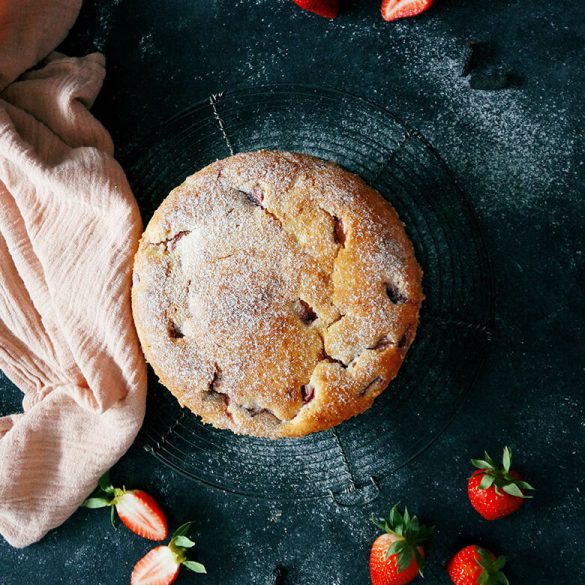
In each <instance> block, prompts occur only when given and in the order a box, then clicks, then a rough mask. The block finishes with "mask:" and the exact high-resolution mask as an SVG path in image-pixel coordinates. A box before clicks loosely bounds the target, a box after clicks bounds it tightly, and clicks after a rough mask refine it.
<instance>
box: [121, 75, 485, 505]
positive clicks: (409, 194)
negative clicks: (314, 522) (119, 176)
mask: <svg viewBox="0 0 585 585" xmlns="http://www.w3.org/2000/svg"><path fill="white" fill-rule="evenodd" d="M258 149H277V150H291V151H298V152H303V153H308V154H312V155H315V156H318V157H321V158H324V159H327V160H332V161H334V162H336V163H338V164H340V165H341V166H343V167H345V168H346V169H348V170H350V171H353V172H355V173H357V174H359V175H360V176H361V177H363V178H364V179H365V181H366V182H368V183H369V184H370V185H372V186H373V187H375V188H376V189H378V190H379V191H380V193H382V195H383V196H384V197H386V198H387V199H388V200H389V201H390V202H391V203H392V205H393V206H394V207H395V208H396V210H397V211H398V213H399V214H400V216H401V218H402V220H403V221H404V222H405V224H406V229H407V231H408V234H409V236H410V238H411V239H412V241H413V243H414V246H415V249H416V254H417V258H418V260H419V262H420V264H421V266H422V267H423V270H424V280H423V287H424V291H425V294H426V300H425V302H424V304H423V309H422V313H421V322H420V326H419V329H418V333H417V337H416V340H415V342H414V344H413V346H412V347H411V349H410V351H409V353H408V357H407V359H406V361H405V363H404V364H403V366H402V369H401V371H400V372H399V374H398V376H397V378H396V379H395V380H394V381H393V382H392V384H391V385H390V388H389V389H388V390H387V391H386V392H385V393H383V394H382V395H381V396H380V397H379V398H378V399H377V400H376V402H375V404H374V405H373V406H372V408H370V410H368V411H367V412H366V413H364V414H362V415H360V416H357V417H355V418H353V419H351V420H350V421H347V422H346V423H344V424H342V425H340V426H338V427H336V428H335V429H332V430H330V431H326V432H322V433H317V434H314V435H310V436H308V437H305V438H303V439H293V440H279V441H271V440H266V439H257V438H251V437H239V436H236V435H234V434H232V433H231V432H229V431H221V430H217V429H214V428H213V427H211V426H208V425H204V424H202V423H201V421H200V419H199V418H198V417H197V416H195V415H194V414H192V413H191V412H189V411H188V410H185V409H181V408H180V406H179V405H178V403H177V401H176V400H175V398H174V397H173V396H172V395H171V394H170V393H169V392H168V391H166V390H165V389H164V388H163V387H162V386H160V384H159V383H158V382H157V380H156V379H155V377H154V375H153V374H152V373H151V376H150V382H149V393H148V404H147V415H146V421H145V424H144V428H143V431H142V433H141V440H142V442H143V445H144V447H145V448H146V449H147V450H149V451H150V452H152V453H153V454H154V455H155V456H156V457H157V458H159V459H160V460H161V461H163V462H164V463H166V464H168V465H170V466H172V467H173V468H175V469H176V470H178V471H179V472H181V473H183V474H184V475H186V476H188V477H190V478H193V479H197V480H200V481H202V482H205V483H207V484H210V485H213V486H215V487H217V488H220V489H222V490H225V491H228V492H232V493H237V494H245V495H249V496H258V497H265V498H273V499H283V500H289V499H304V498H317V497H322V496H326V495H333V496H334V497H335V499H336V500H337V502H338V503H339V504H341V505H357V504H360V503H364V502H365V501H369V500H371V499H372V498H374V497H376V495H377V493H378V491H377V484H376V482H377V480H378V479H379V478H381V477H383V476H387V475H389V474H391V473H392V472H394V471H395V470H397V469H398V468H399V467H401V466H403V465H405V464H406V463H407V462H408V461H410V460H411V459H412V458H413V457H415V456H416V455H417V454H418V453H420V452H421V451H422V450H424V449H425V448H426V447H427V446H428V445H430V443H431V442H432V441H433V440H434V439H436V437H437V436H438V435H439V434H440V433H441V432H442V431H443V430H444V429H445V427H446V426H447V424H448V423H449V422H450V421H451V420H452V418H453V417H454V415H455V414H456V412H457V410H458V407H459V405H460V404H461V401H462V398H463V396H464V395H465V394H466V393H467V392H468V391H469V390H470V388H471V387H472V385H473V383H474V380H475V378H476V376H477V373H478V371H479V369H480V366H481V364H482V362H483V359H484V357H485V355H486V350H487V346H488V344H489V341H490V336H491V330H492V325H493V278H492V273H491V266H490V260H489V256H488V253H487V250H486V246H485V244H484V241H483V239H482V236H481V231H480V228H479V226H478V224H477V221H476V216H475V214H474V212H473V209H472V208H471V207H470V205H469V203H468V201H467V200H466V198H465V196H464V194H463V193H462V192H461V190H460V189H459V187H458V186H457V184H456V182H455V180H454V179H453V177H452V175H451V173H450V172H449V169H448V168H447V166H446V164H445V163H444V162H443V160H442V159H441V157H440V156H439V154H438V153H437V152H436V151H435V150H434V149H433V147H432V146H431V145H430V144H429V143H428V142H427V141H426V140H425V139H424V138H423V137H422V136H421V135H420V134H419V133H418V132H417V131H416V130H414V129H412V128H409V127H408V126H407V125H406V124H404V123H403V122H401V121H400V120H399V119H398V118H396V117H395V116H393V115H392V114H390V113H389V112H388V111H387V110H385V109H383V108H380V107H378V106H376V105H375V104H372V103H370V102H368V101H366V100H364V99H361V98H358V97H355V96H353V95H349V94H346V93H342V92H339V91H335V90H331V89H322V88H314V87H306V86H297V85H294V86H291V85H276V86H263V87H256V88H251V89H242V90H237V91H230V92H226V93H223V94H219V95H214V96H211V97H210V98H209V99H207V100H204V101H202V102H200V103H198V104H196V105H194V106H193V107H191V108H189V109H187V110H185V111H184V112H182V113H181V114H179V115H177V116H176V117H174V118H173V119H171V120H170V121H168V122H167V123H166V124H165V125H164V126H163V127H161V128H160V129H158V130H157V131H156V132H154V133H153V134H152V135H151V136H150V137H149V138H148V139H146V140H145V141H143V142H141V143H140V144H139V146H138V147H137V148H135V149H134V150H133V152H132V154H130V155H128V156H127V157H125V159H124V163H125V165H126V169H127V170H128V175H129V179H130V182H131V184H132V187H133V188H134V193H135V194H136V196H137V198H138V202H139V205H140V206H141V209H142V213H143V218H144V221H145V222H148V221H149V219H150V217H151V215H152V213H153V212H154V210H155V209H156V208H157V207H158V205H159V204H160V203H161V201H162V200H163V199H164V197H166V195H167V194H168V193H169V191H170V190H171V189H172V188H174V187H175V186H177V185H178V184H179V183H181V182H182V181H183V180H184V179H185V178H186V177H187V176H188V175H190V174H192V173H194V172H196V171H197V170H199V169H200V168H202V167H204V166H206V165H207V164H209V163H211V162H213V161H215V160H217V159H220V158H224V157H226V156H229V155H230V154H233V153H237V152H244V151H252V150H258Z"/></svg>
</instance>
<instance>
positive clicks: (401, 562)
mask: <svg viewBox="0 0 585 585" xmlns="http://www.w3.org/2000/svg"><path fill="white" fill-rule="evenodd" d="M413 556H414V553H413V550H412V549H410V548H404V549H403V550H402V551H401V552H400V554H398V556H397V557H396V568H397V572H398V573H402V571H406V569H408V566H409V565H410V563H411V562H412V558H413Z"/></svg>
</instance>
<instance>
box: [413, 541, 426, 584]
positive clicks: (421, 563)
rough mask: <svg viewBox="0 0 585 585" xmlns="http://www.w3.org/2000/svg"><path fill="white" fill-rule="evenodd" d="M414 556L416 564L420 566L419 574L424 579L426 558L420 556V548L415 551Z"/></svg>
mask: <svg viewBox="0 0 585 585" xmlns="http://www.w3.org/2000/svg"><path fill="white" fill-rule="evenodd" d="M414 556H415V558H416V563H417V565H418V574H419V575H420V576H421V577H424V575H423V571H424V570H425V559H424V557H423V556H422V555H421V554H420V551H419V550H418V547H417V548H415V549H414Z"/></svg>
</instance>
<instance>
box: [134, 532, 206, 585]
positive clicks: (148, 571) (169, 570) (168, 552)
mask: <svg viewBox="0 0 585 585" xmlns="http://www.w3.org/2000/svg"><path fill="white" fill-rule="evenodd" d="M190 526H191V522H187V523H186V524H183V525H182V526H180V527H179V528H177V530H176V532H175V533H174V534H173V537H172V538H171V541H170V542H169V544H168V545H166V546H157V547H155V548H153V549H152V550H151V551H149V552H148V553H146V554H145V555H144V556H143V557H142V558H141V559H140V560H139V561H138V562H137V563H136V565H135V566H134V570H133V571H132V577H131V578H130V583H131V585H170V583H172V582H173V581H174V580H175V579H176V578H177V575H178V574H179V570H180V569H181V565H184V566H185V567H187V568H188V569H190V570H191V571H194V572H195V573H206V572H207V571H206V570H205V567H204V566H203V565H202V564H201V563H197V562H195V561H189V560H187V558H186V556H185V553H186V551H187V550H188V549H190V548H191V547H193V546H195V543H194V542H193V541H192V540H190V539H189V538H187V536H185V535H186V534H187V532H188V531H189V527H190Z"/></svg>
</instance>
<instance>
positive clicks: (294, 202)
mask: <svg viewBox="0 0 585 585" xmlns="http://www.w3.org/2000/svg"><path fill="white" fill-rule="evenodd" d="M421 276H422V274H421V270H420V268H419V266H418V264H417V262H416V259H415V257H414V251H413V247H412V244H411V243H410V241H409V239H408V237H407V235H406V233H405V231H404V226H403V224H402V222H401V221H400V219H399V218H398V215H397V213H396V211H395V210H394V209H393V207H392V206H391V205H390V204H389V203H388V202H387V201H386V200H385V199H384V198H383V197H382V196H381V195H380V194H379V193H378V192H377V191H375V190H374V189H372V188H370V187H368V186H367V185H366V184H365V183H364V182H363V181H362V180H361V179H360V178H359V177H357V176H356V175H353V174H351V173H349V172H347V171H345V170H343V169H341V168H340V167H338V166H337V165H335V164H332V163H329V162H325V161H323V160H320V159H317V158H314V157H311V156H307V155H302V154H295V153H289V152H274V151H260V152H249V153H245V154H238V155H236V156H232V157H229V158H227V159H224V160H220V161H218V162H215V163H213V164H211V165H209V166H208V167H205V168H204V169H203V170H201V171H199V172H198V173H196V174H194V175H192V176H191V177H188V178H187V179H186V180H185V182H184V183H183V184H182V185H180V186H178V187H177V188H176V189H174V190H173V191H172V192H171V193H170V194H169V196H168V197H167V198H166V199H165V200H164V201H163V203H162V204H161V206H160V207H159V208H158V209H157V211H156V212H155V214H154V216H153V217H152V219H151V221H150V223H149V224H148V227H147V228H146V231H145V232H144V234H143V237H142V240H141V242H140V247H139V249H138V252H137V254H136V258H135V263H134V279H133V286H132V306H133V312H134V320H135V323H136V328H137V331H138V335H139V337H140V341H141V343H142V348H143V350H144V354H145V356H146V359H147V361H148V362H149V363H150V365H151V366H152V368H153V369H154V371H155V373H156V374H157V376H158V377H159V378H160V381H161V382H162V384H164V385H165V386H166V387H167V388H168V389H169V390H170V392H172V393H173V394H174V395H175V396H176V398H177V399H178V401H179V402H180V404H181V405H182V406H185V407H187V408H189V409H190V410H191V411H193V412H194V413H196V414H198V415H199V416H200V417H201V418H202V420H203V421H204V422H206V423H210V424H212V425H213V426H215V427H218V428H222V429H230V430H232V431H233V432H235V433H239V434H247V435H255V436H259V437H271V438H279V437H300V436H303V435H307V434H309V433H313V432H316V431H321V430H325V429H328V428H330V427H332V426H334V425H337V424H339V423H340V422H342V421H344V420H346V419H348V418H350V417H352V416H354V415H356V414H359V413H361V412H363V411H364V410H366V409H367V408H369V407H370V406H371V404H372V402H373V401H374V399H375V398H376V397H377V396H378V395H379V394H380V393H381V392H382V391H383V390H384V389H385V388H386V386H387V385H388V383H389V382H390V381H391V380H392V378H393V377H394V376H395V375H396V373H397V372H398V369H399V368H400V365H401V363H402V361H403V360H404V356H405V354H406V352H407V350H408V348H409V346H410V344H411V343H412V341H413V339H414V336H415V332H416V327H417V323H418V315H419V309H420V305H421V302H422V299H423V295H422V290H421Z"/></svg>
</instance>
